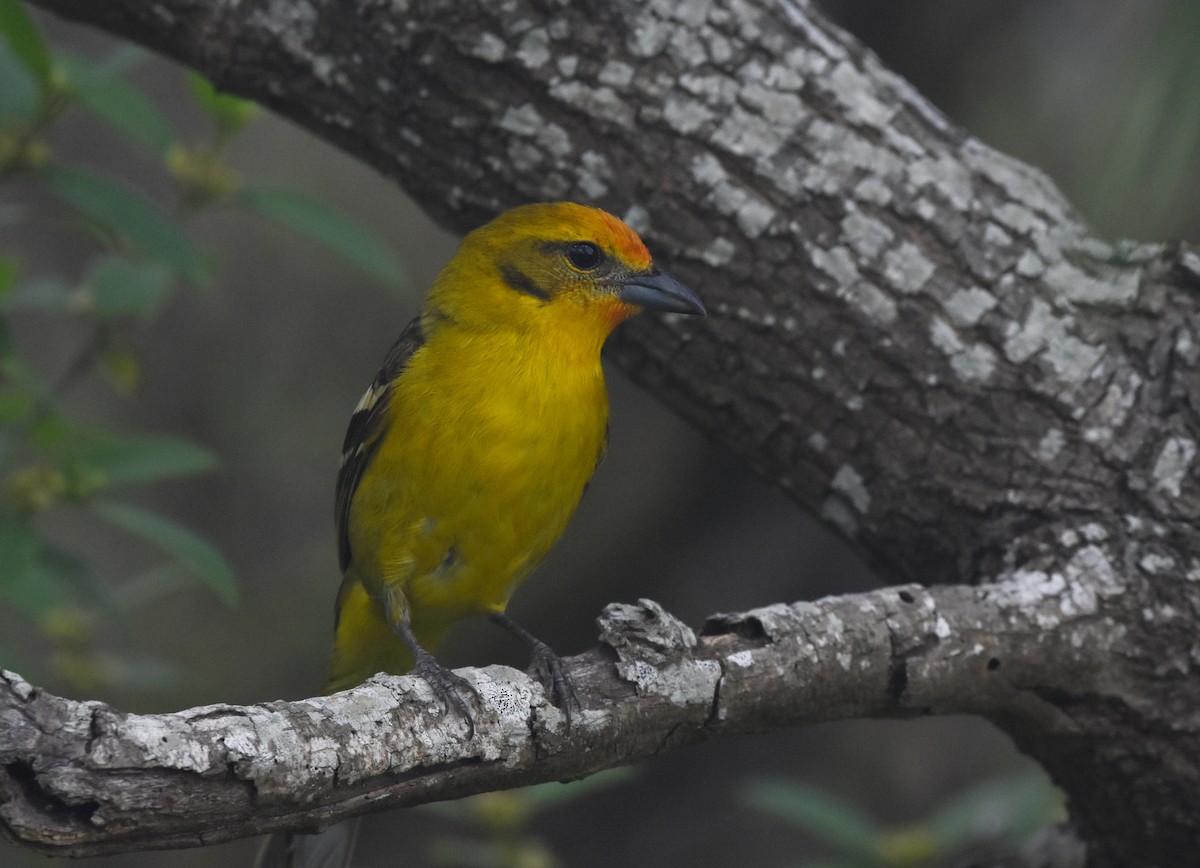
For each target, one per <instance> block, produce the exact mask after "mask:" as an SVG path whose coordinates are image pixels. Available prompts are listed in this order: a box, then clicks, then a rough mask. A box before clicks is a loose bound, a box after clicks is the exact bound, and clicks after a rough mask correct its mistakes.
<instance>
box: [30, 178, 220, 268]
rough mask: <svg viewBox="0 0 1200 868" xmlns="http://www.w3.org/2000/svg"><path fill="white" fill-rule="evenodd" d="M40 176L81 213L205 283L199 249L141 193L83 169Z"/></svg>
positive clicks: (144, 251) (204, 265)
mask: <svg viewBox="0 0 1200 868" xmlns="http://www.w3.org/2000/svg"><path fill="white" fill-rule="evenodd" d="M41 175H42V178H43V179H44V180H45V181H46V183H47V184H48V185H49V187H50V189H51V190H52V191H53V192H54V193H55V194H56V195H58V196H59V197H60V198H61V199H63V200H64V201H66V202H67V203H68V204H70V205H72V206H73V207H75V208H76V209H77V210H78V211H80V212H81V213H82V214H84V215H86V216H87V217H90V218H91V219H93V220H95V221H97V222H99V223H101V224H102V225H104V226H107V227H108V228H110V229H112V230H113V231H114V232H117V233H119V234H120V235H122V236H124V237H126V238H128V239H129V240H130V241H131V242H132V243H133V244H134V245H135V246H136V247H137V248H138V249H140V250H141V251H142V252H143V253H145V254H147V255H148V256H151V257H153V258H154V259H157V260H159V261H160V262H163V263H165V264H166V265H169V266H170V267H171V268H172V269H174V270H175V271H176V272H178V273H179V274H181V275H183V276H184V277H186V278H187V279H188V280H190V281H192V282H193V283H197V284H200V283H203V282H204V280H205V278H206V276H207V270H208V269H207V266H206V264H205V261H204V258H203V257H202V256H201V255H200V252H199V251H198V250H196V248H195V247H193V246H192V243H191V242H190V241H188V239H187V238H186V237H185V236H184V235H183V233H182V232H181V231H180V230H179V227H178V225H177V224H176V223H175V221H174V220H172V219H171V218H170V217H168V216H166V215H165V214H163V213H162V212H161V211H159V210H158V208H156V207H155V206H154V205H152V204H151V203H150V202H148V201H147V200H146V199H144V198H142V196H140V195H139V194H137V193H135V192H134V191H132V190H130V189H129V188H128V187H125V186H123V185H121V184H118V183H116V182H115V181H112V180H110V179H109V178H105V177H102V176H100V175H95V174H93V173H91V172H87V171H84V170H82V169H74V168H65V167H50V168H46V169H43V170H42V172H41Z"/></svg>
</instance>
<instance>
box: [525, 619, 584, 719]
mask: <svg viewBox="0 0 1200 868" xmlns="http://www.w3.org/2000/svg"><path fill="white" fill-rule="evenodd" d="M529 650H530V652H531V653H530V665H531V666H532V668H533V671H534V672H535V673H537V677H538V680H539V681H540V682H541V683H542V687H544V688H545V690H546V695H547V696H549V697H550V701H551V702H552V703H554V704H555V705H556V706H557V707H558V708H560V709H562V713H563V718H564V719H565V721H566V725H567V729H570V728H571V706H572V705H573V706H575V707H576V708H578V709H581V710H582V708H583V704H582V703H581V702H580V701H579V694H578V693H576V692H575V682H574V681H572V680H571V675H570V673H569V672H567V668H566V667H565V666H564V665H563V662H562V658H561V657H559V656H558V655H557V654H555V653H554V651H553V649H551V648H550V646H549V645H547V644H546V643H545V642H541V641H538V640H534V641H533V642H531V643H530V645H529Z"/></svg>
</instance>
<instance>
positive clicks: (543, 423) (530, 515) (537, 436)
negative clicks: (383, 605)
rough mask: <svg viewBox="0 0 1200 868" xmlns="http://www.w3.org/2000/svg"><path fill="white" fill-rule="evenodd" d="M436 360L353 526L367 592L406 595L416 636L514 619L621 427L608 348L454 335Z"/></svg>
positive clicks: (359, 499) (405, 402)
mask: <svg viewBox="0 0 1200 868" xmlns="http://www.w3.org/2000/svg"><path fill="white" fill-rule="evenodd" d="M456 343H469V344H471V345H470V346H456V345H455V344H456ZM431 345H432V342H431ZM436 346H437V348H438V350H439V351H438V352H436V353H434V352H429V351H428V348H424V349H422V350H421V351H419V352H418V353H417V354H416V355H415V356H414V357H413V358H412V360H411V362H410V364H409V366H408V368H407V369H406V370H405V373H404V377H403V378H402V379H401V381H400V382H399V383H398V384H397V388H396V391H395V392H394V393H393V395H392V399H391V402H390V404H389V414H390V419H389V425H388V431H387V434H386V435H385V439H384V440H383V442H382V443H381V444H380V446H379V450H378V452H377V453H376V455H375V458H374V460H373V461H372V463H371V466H370V468H369V470H368V472H367V473H366V474H365V475H364V477H363V480H362V481H361V482H360V484H359V491H358V494H357V496H356V498H355V502H354V510H353V513H352V515H351V531H350V532H351V543H352V546H353V549H354V552H355V569H356V572H357V573H358V574H359V577H360V581H362V582H363V583H364V585H366V586H367V588H368V589H371V588H372V586H373V585H374V584H375V583H376V582H379V583H388V584H393V583H399V585H400V586H401V587H402V589H403V590H404V592H405V595H406V597H407V598H408V601H409V603H410V605H411V611H412V617H413V621H414V624H418V623H420V622H421V621H424V620H429V621H443V620H445V621H453V620H457V619H459V618H461V617H463V616H464V615H467V614H471V613H475V612H480V611H486V610H503V608H504V606H505V604H506V603H507V601H508V598H509V596H510V595H511V594H512V592H513V590H514V589H515V588H516V586H517V584H518V583H519V582H520V581H521V580H522V579H523V578H525V577H526V576H527V575H528V573H529V571H530V570H532V569H533V567H534V566H536V565H537V563H538V561H540V560H541V558H542V557H543V556H544V555H545V554H546V552H547V551H549V549H550V547H551V546H552V545H553V544H554V542H555V541H556V540H557V539H558V537H559V536H560V535H561V534H562V532H563V530H564V529H565V528H566V525H567V522H568V521H569V520H570V517H571V515H572V513H573V512H574V510H575V507H576V506H577V505H578V503H579V499H580V497H581V496H582V494H583V490H584V487H585V486H586V484H587V482H588V479H589V478H590V477H591V474H592V471H593V469H594V468H595V465H596V462H597V461H598V459H599V457H600V455H601V453H602V452H603V449H604V439H605V430H606V426H607V421H608V401H607V396H606V394H605V389H604V378H603V372H602V370H601V367H600V361H599V352H598V348H597V350H596V351H595V352H594V353H593V354H592V357H591V358H590V359H587V358H586V357H585V355H584V354H577V353H571V354H563V353H561V352H557V351H556V350H555V348H553V347H550V346H544V345H542V344H541V343H539V340H538V338H537V336H536V335H533V334H531V333H524V334H515V333H497V334H493V335H488V336H480V335H475V334H471V335H461V336H459V335H455V334H454V333H453V332H452V331H448V332H443V333H442V334H439V335H438V343H437V344H436ZM501 385H502V388H500V387H499V386H501Z"/></svg>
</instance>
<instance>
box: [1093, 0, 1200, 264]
mask: <svg viewBox="0 0 1200 868" xmlns="http://www.w3.org/2000/svg"><path fill="white" fill-rule="evenodd" d="M1146 12H1147V15H1148V19H1149V22H1150V23H1149V25H1148V26H1147V28H1146V30H1145V32H1144V33H1142V34H1141V37H1140V38H1139V39H1138V40H1137V41H1136V43H1135V44H1134V46H1133V49H1132V51H1130V53H1129V55H1128V56H1127V57H1126V58H1125V59H1124V62H1122V63H1120V64H1119V65H1118V66H1117V68H1116V69H1115V70H1114V72H1113V81H1112V82H1111V86H1112V94H1113V95H1112V105H1113V106H1114V107H1116V109H1117V110H1115V111H1110V112H1107V113H1105V114H1104V116H1103V117H1102V118H1101V119H1100V123H1099V126H1098V129H1097V130H1096V145H1097V146H1096V149H1095V150H1094V151H1093V152H1092V153H1091V155H1090V156H1089V163H1088V166H1087V175H1088V176H1089V182H1088V183H1086V184H1085V185H1084V189H1083V191H1082V193H1081V201H1080V203H1079V205H1080V207H1081V208H1082V209H1083V211H1084V212H1085V213H1087V214H1088V215H1089V216H1090V217H1091V218H1092V219H1093V220H1094V221H1095V222H1096V223H1097V225H1098V227H1099V228H1100V229H1101V230H1102V231H1104V232H1106V233H1108V234H1110V235H1118V234H1135V235H1137V236H1139V237H1141V238H1145V239H1151V240H1162V239H1161V236H1162V235H1163V234H1167V233H1170V232H1171V228H1172V227H1173V226H1175V225H1178V223H1179V222H1180V219H1181V218H1182V217H1183V216H1184V215H1185V214H1186V213H1187V211H1188V209H1194V208H1195V204H1196V203H1195V198H1196V191H1197V190H1198V189H1200V100H1198V99H1196V94H1197V93H1198V92H1200V51H1198V50H1197V37H1198V36H1200V3H1196V2H1194V0H1176V2H1171V3H1164V4H1156V5H1155V6H1151V7H1147V8H1146ZM1189 190H1190V191H1191V192H1188V191H1189ZM1192 213H1194V210H1193V212H1192ZM1189 234H1190V237H1192V238H1195V235H1194V234H1192V233H1189Z"/></svg>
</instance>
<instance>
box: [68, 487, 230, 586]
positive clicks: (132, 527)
mask: <svg viewBox="0 0 1200 868" xmlns="http://www.w3.org/2000/svg"><path fill="white" fill-rule="evenodd" d="M92 508H93V509H95V510H96V512H97V513H99V514H100V515H102V516H104V517H105V518H106V519H108V520H109V521H111V522H112V523H113V524H116V525H119V526H120V527H123V528H125V530H127V531H129V532H130V533H134V534H137V535H138V536H140V537H142V538H143V539H145V540H147V541H148V542H151V543H153V544H154V545H156V546H158V547H159V548H161V549H162V550H163V551H165V552H166V553H167V554H169V555H171V556H172V557H173V558H175V560H177V561H178V562H179V563H180V564H181V565H182V566H183V567H185V568H187V570H188V571H189V572H191V573H192V575H194V576H196V578H198V579H200V581H201V582H203V583H204V584H205V585H207V586H208V588H209V589H210V590H211V591H213V592H214V593H215V594H216V595H217V596H218V597H220V598H221V599H222V600H223V601H225V602H226V603H228V604H230V605H232V604H233V603H234V602H236V601H237V581H236V580H235V579H234V577H233V571H232V570H230V569H229V565H228V564H226V563H225V559H224V558H223V557H222V556H221V553H220V552H218V551H217V550H216V549H215V548H213V547H212V546H211V545H210V544H209V543H208V542H206V541H205V540H203V539H201V538H200V537H198V536H197V535H196V534H194V533H192V532H191V531H190V530H187V529H186V528H183V527H180V526H179V525H177V524H175V522H173V521H171V520H169V519H166V518H163V517H162V516H161V515H158V514H156V513H153V512H147V511H146V510H143V509H138V508H137V507H134V506H129V505H127V504H124V503H114V502H113V501H97V502H95V503H93V504H92Z"/></svg>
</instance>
